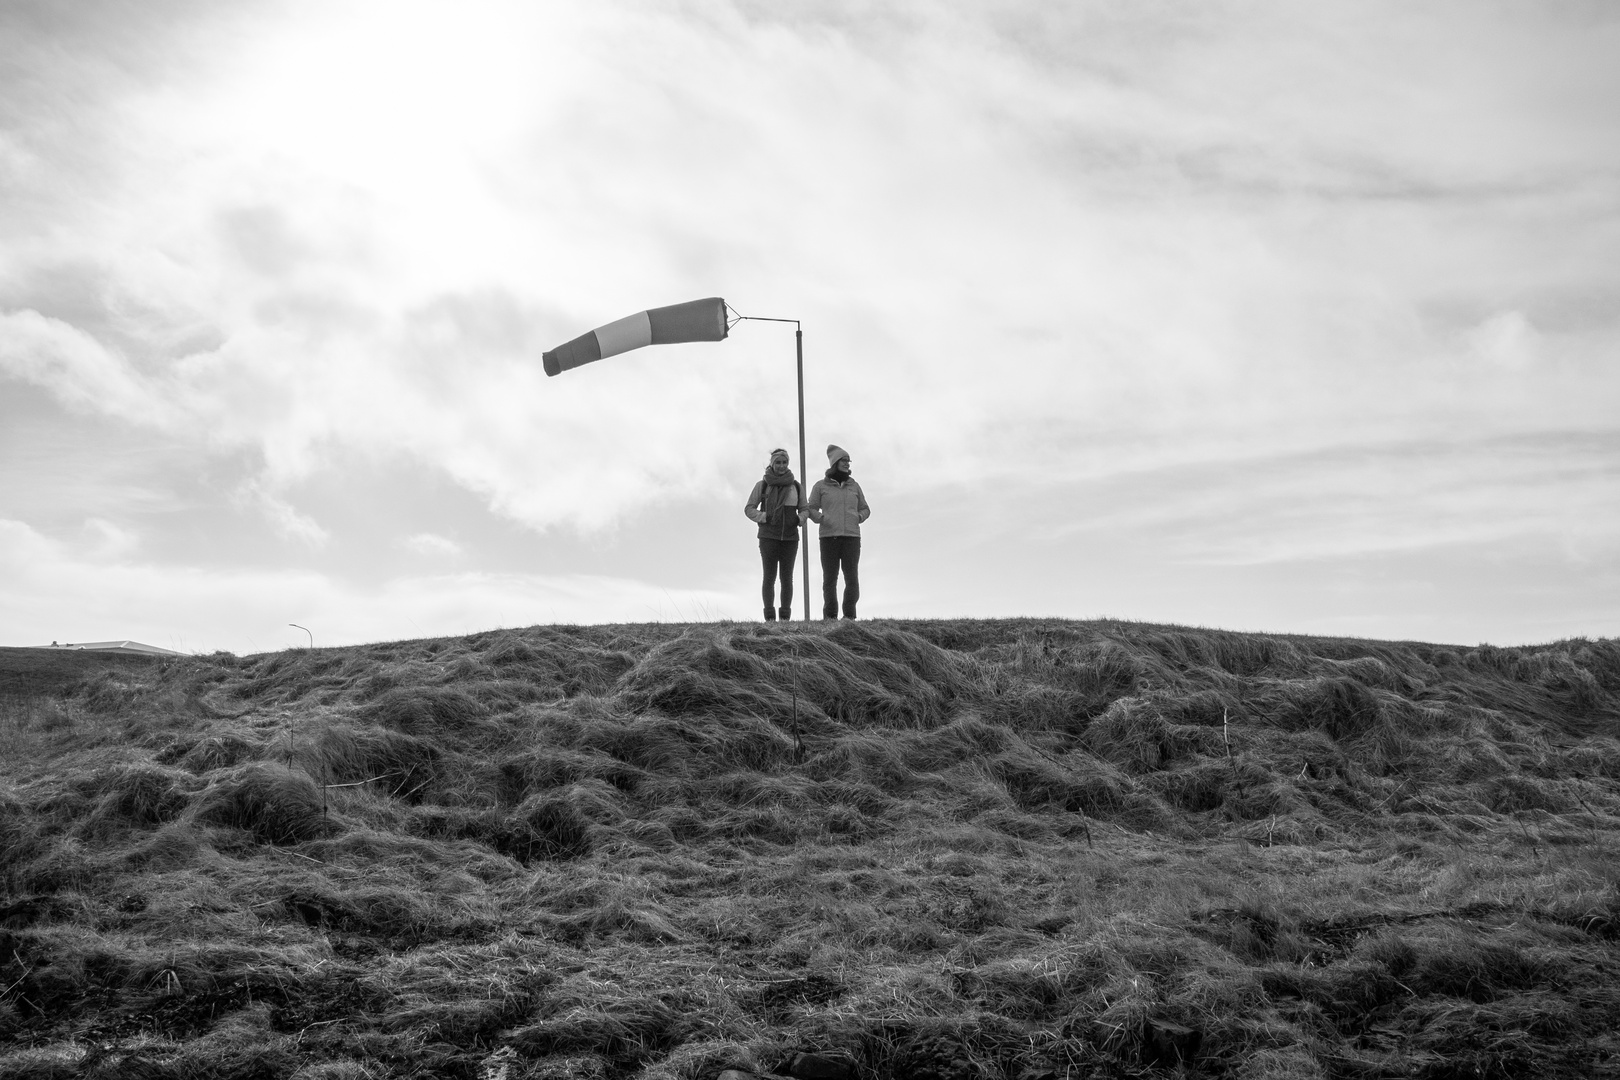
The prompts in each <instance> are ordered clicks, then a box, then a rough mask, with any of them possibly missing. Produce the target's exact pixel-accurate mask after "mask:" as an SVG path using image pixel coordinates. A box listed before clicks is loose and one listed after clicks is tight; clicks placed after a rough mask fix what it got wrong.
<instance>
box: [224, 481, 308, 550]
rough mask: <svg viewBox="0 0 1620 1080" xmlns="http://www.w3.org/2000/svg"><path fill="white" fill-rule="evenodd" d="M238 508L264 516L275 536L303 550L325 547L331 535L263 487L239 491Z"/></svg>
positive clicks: (248, 485) (251, 485)
mask: <svg viewBox="0 0 1620 1080" xmlns="http://www.w3.org/2000/svg"><path fill="white" fill-rule="evenodd" d="M236 501H237V502H238V504H239V505H241V506H243V507H245V508H248V509H251V510H253V511H255V512H256V513H258V514H260V515H262V516H263V517H264V519H265V520H266V521H268V522H269V523H270V526H271V528H273V529H275V531H276V534H277V535H279V536H280V537H282V538H283V539H285V540H290V541H292V542H294V543H296V544H299V545H302V546H304V547H310V548H319V547H324V546H325V545H326V543H327V541H329V540H330V539H331V534H330V533H328V532H327V531H326V530H325V529H324V528H322V527H321V525H320V523H319V522H317V521H316V520H315V519H314V518H311V517H310V516H309V515H307V514H304V513H301V512H300V511H299V510H298V509H297V508H296V507H294V506H293V505H292V504H291V503H289V502H287V501H286V500H285V499H283V498H281V497H280V496H278V495H276V494H275V493H273V492H271V491H269V490H267V489H266V488H265V487H264V486H263V485H262V484H260V483H258V482H254V481H250V482H248V483H246V484H244V485H242V487H240V488H239V489H238V490H237V496H236Z"/></svg>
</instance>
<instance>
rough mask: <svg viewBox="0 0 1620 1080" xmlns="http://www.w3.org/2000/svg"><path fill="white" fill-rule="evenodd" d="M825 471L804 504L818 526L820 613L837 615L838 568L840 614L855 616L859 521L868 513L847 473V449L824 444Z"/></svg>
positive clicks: (858, 595)
mask: <svg viewBox="0 0 1620 1080" xmlns="http://www.w3.org/2000/svg"><path fill="white" fill-rule="evenodd" d="M827 462H828V465H827V475H826V476H825V477H823V478H822V479H820V480H817V481H816V486H815V487H813V488H811V489H810V500H809V502H808V503H806V504H805V509H806V512H807V513H808V514H809V515H810V520H811V521H814V522H816V523H817V524H818V525H820V526H821V617H822V618H823V619H836V618H838V570H839V568H840V567H842V568H843V571H844V618H846V619H853V618H854V617H855V603H856V601H858V600H860V598H861V575H860V565H861V522H863V521H865V520H866V519H867V518H869V517H871V516H872V508H871V507H869V506H867V505H866V493H865V492H863V491H862V490H861V485H860V484H859V483H857V482H856V480H855V478H854V477H853V476H851V475H850V474H849V470H850V461H849V451H847V450H845V449H844V448H843V447H841V446H836V445H835V446H829V447H827Z"/></svg>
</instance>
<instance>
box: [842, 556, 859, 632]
mask: <svg viewBox="0 0 1620 1080" xmlns="http://www.w3.org/2000/svg"><path fill="white" fill-rule="evenodd" d="M842 540H843V548H844V550H843V551H842V552H841V555H842V558H840V560H839V561H840V562H842V563H843V564H844V618H846V619H853V618H854V617H855V604H856V602H857V601H858V600H860V598H861V538H860V537H858V536H846V537H843V538H842Z"/></svg>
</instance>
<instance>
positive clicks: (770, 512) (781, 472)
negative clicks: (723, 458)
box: [743, 449, 804, 622]
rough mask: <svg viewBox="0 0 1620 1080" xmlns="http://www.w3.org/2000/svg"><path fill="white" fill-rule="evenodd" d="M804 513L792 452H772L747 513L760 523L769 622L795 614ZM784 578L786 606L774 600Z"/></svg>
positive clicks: (763, 592) (762, 588)
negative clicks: (790, 464) (795, 573)
mask: <svg viewBox="0 0 1620 1080" xmlns="http://www.w3.org/2000/svg"><path fill="white" fill-rule="evenodd" d="M803 512H804V493H803V491H802V489H800V487H799V482H798V481H797V480H795V479H794V478H793V470H792V469H790V468H788V452H787V451H786V450H782V449H776V450H772V451H771V463H770V466H769V467H767V468H766V470H765V476H764V478H763V479H761V480H760V481H759V483H757V484H755V485H754V490H753V491H751V492H749V493H748V502H747V503H745V504H744V505H743V513H745V514H747V515H748V520H750V521H753V522H756V523H758V525H759V560H760V564H761V566H762V568H763V570H764V572H765V580H764V582H763V583H762V584H761V586H760V596H761V597H762V598H763V599H764V601H765V621H766V622H771V621H772V620H774V619H775V618H776V617H777V616H778V615H780V616H781V617H782V618H783V619H791V618H792V617H793V563H794V561H795V560H796V559H797V557H798V554H799V522H800V521H801V520H802V518H801V516H800V515H801V514H803ZM778 574H780V575H781V579H782V606H781V607H780V608H777V607H776V606H775V604H774V603H773V600H774V598H775V595H776V578H777V575H778Z"/></svg>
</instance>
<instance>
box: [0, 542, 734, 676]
mask: <svg viewBox="0 0 1620 1080" xmlns="http://www.w3.org/2000/svg"><path fill="white" fill-rule="evenodd" d="M0 565H5V566H26V567H28V573H27V574H8V575H3V576H0V641H5V642H6V643H7V644H11V645H37V644H42V643H43V642H45V641H49V640H52V639H57V640H62V641H94V640H110V639H113V638H132V639H134V640H139V641H145V642H147V643H149V644H152V645H161V646H163V647H164V648H174V649H179V650H182V651H190V652H209V651H212V650H215V649H227V650H230V651H232V652H238V653H247V652H260V651H265V650H270V649H276V648H282V647H285V646H287V645H297V644H302V643H303V642H304V640H305V639H304V636H303V634H302V633H301V632H299V631H296V630H288V629H286V626H287V624H288V623H289V622H297V623H300V624H302V625H304V626H307V627H309V628H310V631H311V632H312V633H313V634H314V636H315V640H316V643H317V644H320V645H347V644H354V643H357V642H363V641H376V640H384V639H391V638H400V637H416V636H422V637H429V636H440V635H446V634H463V633H471V632H473V631H477V630H483V629H487V628H489V627H492V626H528V625H532V624H535V623H548V624H550V623H598V622H656V621H689V620H708V619H714V618H720V617H725V616H727V615H728V614H730V613H731V612H732V610H733V609H734V608H736V607H737V606H738V605H737V603H736V598H735V597H734V596H730V595H725V594H721V593H717V592H713V591H708V590H700V589H670V588H664V587H660V586H656V585H652V584H649V583H646V582H640V581H635V580H630V579H620V578H607V577H593V576H586V575H574V574H559V575H541V574H496V573H478V572H468V573H458V574H442V575H427V576H417V577H402V578H396V579H393V580H390V581H388V582H385V583H383V584H382V585H380V586H377V587H374V588H364V587H359V586H356V585H354V584H351V583H349V582H346V581H344V580H342V579H337V578H333V577H331V576H329V575H326V574H322V573H316V572H312V571H301V570H237V569H224V570H204V569H196V568H193V569H182V570H176V569H174V568H172V567H165V566H161V565H158V564H153V563H142V562H135V561H127V560H125V561H116V562H109V561H104V560H102V559H99V558H86V557H81V556H78V555H76V554H75V553H74V552H73V551H72V550H71V549H69V548H68V547H65V546H64V545H62V544H60V543H57V542H55V541H52V540H50V539H49V538H47V537H46V536H44V535H42V534H41V533H39V532H38V531H36V530H34V529H32V528H30V527H29V526H28V525H26V524H25V523H23V522H18V521H9V520H5V519H0Z"/></svg>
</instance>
